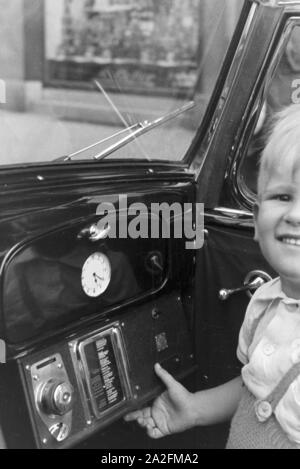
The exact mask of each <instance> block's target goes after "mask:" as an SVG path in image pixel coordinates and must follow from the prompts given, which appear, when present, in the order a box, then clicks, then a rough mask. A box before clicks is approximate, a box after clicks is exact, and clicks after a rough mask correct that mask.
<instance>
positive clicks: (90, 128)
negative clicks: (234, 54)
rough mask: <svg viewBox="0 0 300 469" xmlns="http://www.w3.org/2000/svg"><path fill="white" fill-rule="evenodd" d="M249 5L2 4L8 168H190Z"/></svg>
mask: <svg viewBox="0 0 300 469" xmlns="http://www.w3.org/2000/svg"><path fill="white" fill-rule="evenodd" d="M242 3H243V2H242V1H241V0H138V1H137V0H30V1H24V2H22V1H20V0H10V1H9V2H7V1H5V0H0V6H1V7H2V8H1V9H0V12H1V13H0V38H1V41H0V44H1V45H0V164H1V165H15V164H27V163H40V162H43V163H45V162H46V163H51V162H53V161H56V160H61V161H65V162H68V163H69V162H72V161H78V160H82V159H93V158H95V157H97V159H98V160H101V159H103V158H104V157H105V158H121V159H124V160H125V159H128V158H139V159H147V160H165V161H180V160H182V159H183V158H184V156H185V154H186V152H187V149H188V148H189V146H190V145H191V142H192V140H193V138H194V136H195V133H196V130H197V128H198V127H199V125H200V123H201V120H202V117H203V115H204V113H205V110H206V108H207V104H208V102H209V99H210V97H211V94H212V92H213V89H214V86H215V83H216V80H217V78H218V74H219V72H220V69H221V65H222V63H223V60H224V57H225V54H226V51H227V49H228V46H229V42H230V40H231V37H232V34H233V31H234V28H235V25H236V23H237V20H238V17H239V14H240V10H241V7H242ZM161 118H162V119H161ZM151 122H154V123H155V125H149V124H150V123H151ZM156 123H157V125H156ZM142 127H144V130H143V132H139V131H138V129H140V128H142ZM126 129H127V130H126ZM129 134H131V138H128V140H125V142H124V144H123V143H122V144H121V145H120V144H119V143H120V140H121V139H122V140H124V139H125V138H126V135H127V136H128V135H129ZM132 134H134V135H132ZM136 137H139V138H136ZM108 149H109V151H107V150H108Z"/></svg>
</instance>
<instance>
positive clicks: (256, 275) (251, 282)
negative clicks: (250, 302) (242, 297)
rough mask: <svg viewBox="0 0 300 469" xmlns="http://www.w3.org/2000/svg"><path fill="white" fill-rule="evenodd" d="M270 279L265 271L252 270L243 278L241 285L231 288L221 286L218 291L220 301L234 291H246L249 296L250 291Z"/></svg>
mask: <svg viewBox="0 0 300 469" xmlns="http://www.w3.org/2000/svg"><path fill="white" fill-rule="evenodd" d="M271 279H272V277H271V276H270V275H269V274H267V273H266V272H263V271H260V270H254V271H252V272H250V273H249V274H248V275H247V276H246V278H245V280H244V285H242V286H241V287H238V288H232V289H227V288H222V289H221V290H220V291H219V299H220V300H221V301H225V300H227V299H228V298H229V297H230V296H231V295H233V294H234V293H238V292H241V291H246V292H247V293H248V294H249V296H251V293H250V292H251V291H253V290H256V289H257V288H259V287H261V286H262V285H263V284H264V283H266V282H268V281H269V280H271Z"/></svg>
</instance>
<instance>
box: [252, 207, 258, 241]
mask: <svg viewBox="0 0 300 469" xmlns="http://www.w3.org/2000/svg"><path fill="white" fill-rule="evenodd" d="M258 212H259V203H258V202H255V204H254V206H253V215H254V240H255V241H258V234H257V218H258Z"/></svg>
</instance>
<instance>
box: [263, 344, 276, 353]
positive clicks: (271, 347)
mask: <svg viewBox="0 0 300 469" xmlns="http://www.w3.org/2000/svg"><path fill="white" fill-rule="evenodd" d="M263 352H264V354H265V355H272V353H274V352H275V347H274V345H272V344H265V345H264V347H263Z"/></svg>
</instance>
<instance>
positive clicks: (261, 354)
mask: <svg viewBox="0 0 300 469" xmlns="http://www.w3.org/2000/svg"><path fill="white" fill-rule="evenodd" d="M254 220H255V239H256V240H257V241H258V243H259V245H260V248H261V251H262V253H263V255H264V257H265V258H266V260H267V261H268V262H269V264H270V265H271V266H272V267H273V268H274V270H275V271H276V272H277V273H278V274H279V277H278V278H275V279H273V280H271V281H270V282H268V283H266V284H265V285H263V286H262V287H261V288H259V289H258V290H257V291H256V292H255V294H254V295H253V297H252V299H251V301H250V303H249V306H248V308H247V311H246V316H245V320H244V323H243V325H242V328H241V331H240V336H239V346H238V351H237V355H238V358H239V360H240V361H241V362H242V363H243V365H244V366H243V368H242V372H241V376H239V377H237V378H235V379H233V380H232V381H229V382H228V383H226V384H224V385H222V386H218V387H216V388H213V389H209V390H204V391H199V392H196V393H190V392H189V391H188V390H186V389H185V388H184V387H183V386H182V385H181V384H180V383H179V382H177V381H176V380H175V379H174V378H173V377H172V376H171V375H170V374H169V373H168V372H167V371H166V370H164V369H163V368H162V367H161V366H160V365H159V364H156V365H155V372H156V374H157V376H158V377H159V378H160V379H161V380H162V381H163V383H164V384H165V386H166V391H165V392H164V393H163V394H161V395H160V396H159V397H158V398H157V399H156V400H155V401H154V402H153V404H152V406H150V407H146V408H144V409H141V410H137V411H135V412H131V413H130V414H128V415H127V416H126V417H125V420H127V421H130V420H137V422H138V423H139V424H140V425H141V426H143V427H145V428H146V429H147V432H148V434H149V436H150V437H152V438H161V437H163V436H166V435H169V434H172V433H176V432H181V431H184V430H186V429H188V428H191V427H193V426H196V425H211V424H215V423H220V422H224V421H226V420H229V419H232V417H233V419H232V423H231V431H230V435H229V439H228V443H227V447H228V448H235V449H238V448H240V449H257V448H268V449H273V448H274V449H275V448H288V449H297V448H300V105H292V106H289V107H288V108H286V109H285V110H284V111H282V112H280V113H279V114H278V116H277V117H276V121H275V124H274V126H273V130H272V133H271V134H270V137H269V141H268V143H267V146H266V148H265V150H264V152H263V155H262V160H261V165H260V171H259V177H258V198H257V203H256V204H255V206H254Z"/></svg>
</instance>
